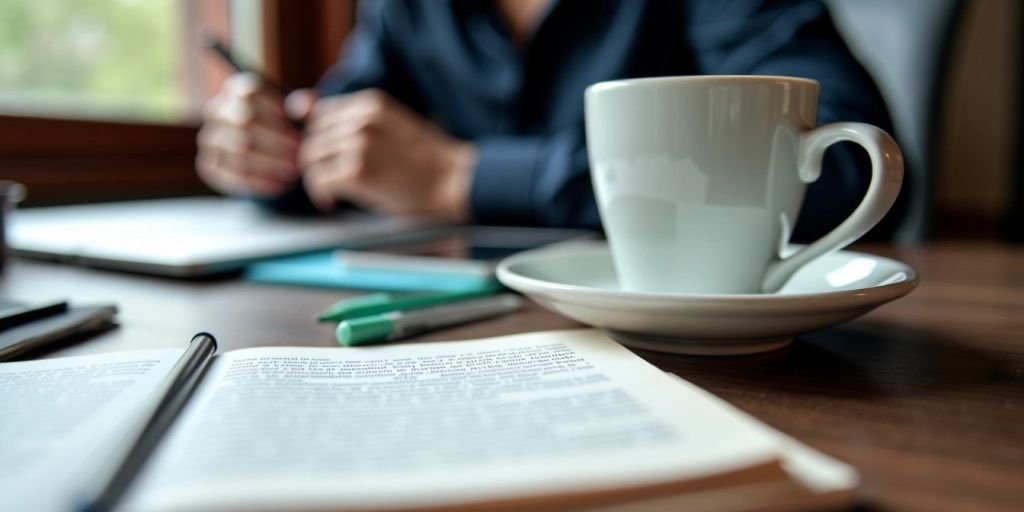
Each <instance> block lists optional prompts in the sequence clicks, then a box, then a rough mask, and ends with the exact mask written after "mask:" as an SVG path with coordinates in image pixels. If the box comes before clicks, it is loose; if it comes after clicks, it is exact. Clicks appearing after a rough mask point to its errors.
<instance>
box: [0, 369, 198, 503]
mask: <svg viewBox="0 0 1024 512" xmlns="http://www.w3.org/2000/svg"><path fill="white" fill-rule="evenodd" d="M181 354H182V350H181V349H166V350H140V351H133V352H120V353H114V354H102V355H95V356H80V357H65V358H59V359H44V360H38V361H25V362H15V363H3V364H0V390H2V392H0V411H2V413H0V439H2V440H3V441H2V442H0V503H3V504H4V505H3V508H4V509H5V510H68V509H71V508H72V500H73V499H74V496H73V494H74V493H75V492H76V491H77V490H78V488H77V485H79V484H80V483H81V478H82V477H84V476H86V475H87V474H88V472H89V470H88V468H90V467H95V466H97V465H98V462H97V458H98V457H102V456H103V455H104V453H105V452H106V451H107V450H109V449H110V447H111V446H113V444H114V443H116V442H118V434H119V433H121V432H122V431H123V427H124V426H125V425H126V424H127V423H126V422H127V421H130V420H131V419H133V418H134V416H133V414H134V413H135V412H136V411H138V410H140V408H141V406H142V404H143V403H144V401H145V400H148V399H151V398H152V397H151V395H152V393H154V392H155V390H156V387H157V386H158V385H159V384H160V382H161V380H162V379H163V378H164V376H165V375H167V373H168V372H170V370H171V367H172V366H173V365H174V363H175V361H177V359H178V358H179V357H180V356H181Z"/></svg>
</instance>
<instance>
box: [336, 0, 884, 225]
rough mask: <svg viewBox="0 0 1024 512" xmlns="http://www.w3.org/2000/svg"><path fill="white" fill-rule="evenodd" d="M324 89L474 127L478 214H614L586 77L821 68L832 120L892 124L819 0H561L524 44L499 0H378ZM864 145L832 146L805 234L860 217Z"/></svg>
mask: <svg viewBox="0 0 1024 512" xmlns="http://www.w3.org/2000/svg"><path fill="white" fill-rule="evenodd" d="M359 4H360V10H359V15H358V20H357V23H356V27H355V29H354V32H353V33H352V35H351V36H350V38H349V39H348V41H347V42H346V45H345V47H344V51H343V55H342V58H341V59H340V60H339V63H338V64H337V65H336V66H335V67H334V68H333V69H331V70H330V71H329V72H328V73H327V74H326V75H325V76H324V78H323V79H322V81H321V83H320V84H319V89H320V91H321V93H322V94H325V95H330V94H340V93H345V92H351V91H356V90H359V89H364V88H370V87H375V88H379V89H382V90H384V91H386V92H388V93H389V94H391V95H392V96H394V97H395V98H396V99H398V100H399V101H401V102H403V103H404V104H405V105H407V106H409V107H410V108H411V109H412V110H414V111H416V112H418V113H419V114H421V115H423V116H425V117H427V118H429V119H432V120H433V121H435V122H436V123H437V124H439V125H440V126H441V127H442V128H443V129H444V130H446V131H447V132H448V133H450V134H451V135H453V136H455V137H459V138H462V139H467V140H471V141H473V142H474V143H475V144H476V145H477V148H478V155H479V160H478V162H477V164H476V168H475V170H474V174H473V180H472V190H471V198H470V204H471V208H472V212H471V215H472V218H473V221H474V222H475V223H478V224H522V225H545V226H568V227H588V228H599V227H600V219H599V217H598V214H597V207H596V204H595V201H594V197H593V191H592V189H591V182H590V175H589V170H588V165H587V155H586V146H585V139H584V129H583V91H584V89H585V88H586V87H587V85H589V84H592V83H594V82H600V81H603V80H611V79H618V78H631V77H650V76H665V75H699V74H722V75H732V74H742V75H745V74H757V75H789V76H799V77H807V78H812V79H815V80H817V81H818V82H820V83H821V96H820V104H821V105H820V111H819V121H820V123H822V124H824V123H829V122H833V121H862V122H867V123H871V124H875V125H877V126H879V127H881V128H883V129H886V130H887V131H890V132H891V129H890V121H889V117H888V114H887V111H886V108H885V105H884V103H883V101H882V99H881V96H880V95H879V93H878V90H877V88H876V87H875V85H874V83H873V81H872V80H871V78H870V77H869V76H868V75H867V73H866V72H865V71H864V69H863V68H862V67H861V66H860V64H859V63H858V62H857V61H856V60H855V59H854V58H853V57H852V56H851V54H850V52H849V51H848V50H847V48H846V46H845V45H844V43H843V41H842V40H841V39H840V36H839V35H838V33H837V32H836V29H835V27H834V26H833V24H832V21H831V19H830V18H829V15H828V12H827V10H826V9H825V7H824V6H823V5H822V4H821V3H820V2H819V1H817V0H778V1H771V0H676V1H671V0H563V1H557V0H553V1H552V2H551V4H550V6H549V7H548V8H547V10H546V12H545V13H544V15H543V17H542V19H541V22H540V23H539V25H538V26H537V27H536V28H535V30H534V31H533V33H532V34H531V35H530V37H529V38H528V39H527V41H525V42H524V43H523V44H521V45H517V44H515V43H514V42H513V41H512V39H511V37H510V36H509V32H508V30H507V27H506V25H505V24H504V21H503V19H502V17H501V15H500V14H499V12H498V10H497V7H496V6H495V5H494V3H493V2H489V1H480V0H464V1H459V0H363V1H361V2H360V3H359ZM868 165H869V164H868V163H867V160H866V158H865V156H864V154H863V151H861V150H859V148H856V147H838V148H836V149H833V150H830V154H829V155H828V159H827V164H826V166H827V168H826V169H825V171H824V172H823V173H822V177H821V179H820V180H819V181H818V183H816V184H814V185H812V186H811V187H810V189H809V191H808V197H807V199H806V201H805V205H804V209H803V212H802V213H801V217H800V220H799V223H798V226H797V237H798V238H800V237H803V238H807V237H817V236H819V235H820V234H822V233H823V232H824V231H825V230H827V229H830V228H831V227H833V226H835V225H836V224H837V223H838V221H840V220H842V219H843V218H845V217H846V215H848V214H849V212H851V211H852V210H853V208H854V207H856V205H857V203H858V202H859V201H860V198H861V197H862V195H863V193H864V190H866V188H867V182H868V179H869V175H870V172H869V167H868Z"/></svg>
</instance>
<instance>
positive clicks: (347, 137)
mask: <svg viewBox="0 0 1024 512" xmlns="http://www.w3.org/2000/svg"><path fill="white" fill-rule="evenodd" d="M370 139H371V136H369V135H367V134H360V133H356V134H347V133H345V132H344V131H343V130H335V131H330V132H320V133H314V134H310V135H308V136H307V137H306V139H304V140H303V141H302V145H301V146H300V147H299V155H298V160H299V165H300V166H302V167H303V168H308V167H310V166H313V165H316V164H317V163H318V162H320V161H323V160H329V159H333V158H335V157H336V156H338V155H343V156H345V157H347V158H362V157H364V156H365V154H366V153H367V152H368V151H369V146H370V144H371V140H370Z"/></svg>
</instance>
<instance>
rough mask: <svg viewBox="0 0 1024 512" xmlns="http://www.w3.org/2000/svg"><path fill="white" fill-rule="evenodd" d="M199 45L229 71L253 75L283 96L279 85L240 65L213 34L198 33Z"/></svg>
mask: <svg viewBox="0 0 1024 512" xmlns="http://www.w3.org/2000/svg"><path fill="white" fill-rule="evenodd" d="M199 44H200V45H201V46H202V47H203V48H206V49H208V50H210V51H212V52H213V53H214V54H215V55H217V56H218V57H220V58H221V60H223V61H224V63H225V64H227V65H228V66H230V67H231V69H232V70H234V71H235V72H236V73H249V74H251V75H255V76H256V77H257V78H259V80H260V82H262V83H263V84H265V85H267V86H268V87H271V88H273V89H274V90H276V91H277V92H279V93H282V94H284V92H285V91H284V89H283V88H282V87H281V86H280V85H278V84H277V83H275V82H274V81H273V80H271V79H270V78H268V77H267V76H266V75H265V74H263V73H262V72H260V71H259V70H257V69H255V68H253V67H250V66H247V65H245V64H244V63H242V61H241V60H239V58H238V56H236V55H235V54H234V53H233V52H232V51H231V49H229V48H228V46H227V44H225V43H224V41H223V40H221V39H220V38H219V37H217V36H216V35H214V34H213V33H211V32H207V31H205V30H202V31H200V32H199Z"/></svg>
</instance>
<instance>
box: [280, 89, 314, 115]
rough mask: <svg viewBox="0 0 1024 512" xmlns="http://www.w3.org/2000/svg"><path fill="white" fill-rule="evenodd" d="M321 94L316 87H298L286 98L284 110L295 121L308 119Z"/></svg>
mask: <svg viewBox="0 0 1024 512" xmlns="http://www.w3.org/2000/svg"><path fill="white" fill-rule="evenodd" d="M319 99H320V95H319V94H318V93H317V92H316V90H315V89H296V90H294V91H292V92H291V93H289V94H288V96H286V97H285V99H284V111H285V113H286V114H287V115H288V117H289V118H291V119H293V120H295V121H308V120H309V117H310V116H311V115H312V114H313V108H314V106H315V105H316V102H317V100H319Z"/></svg>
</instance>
